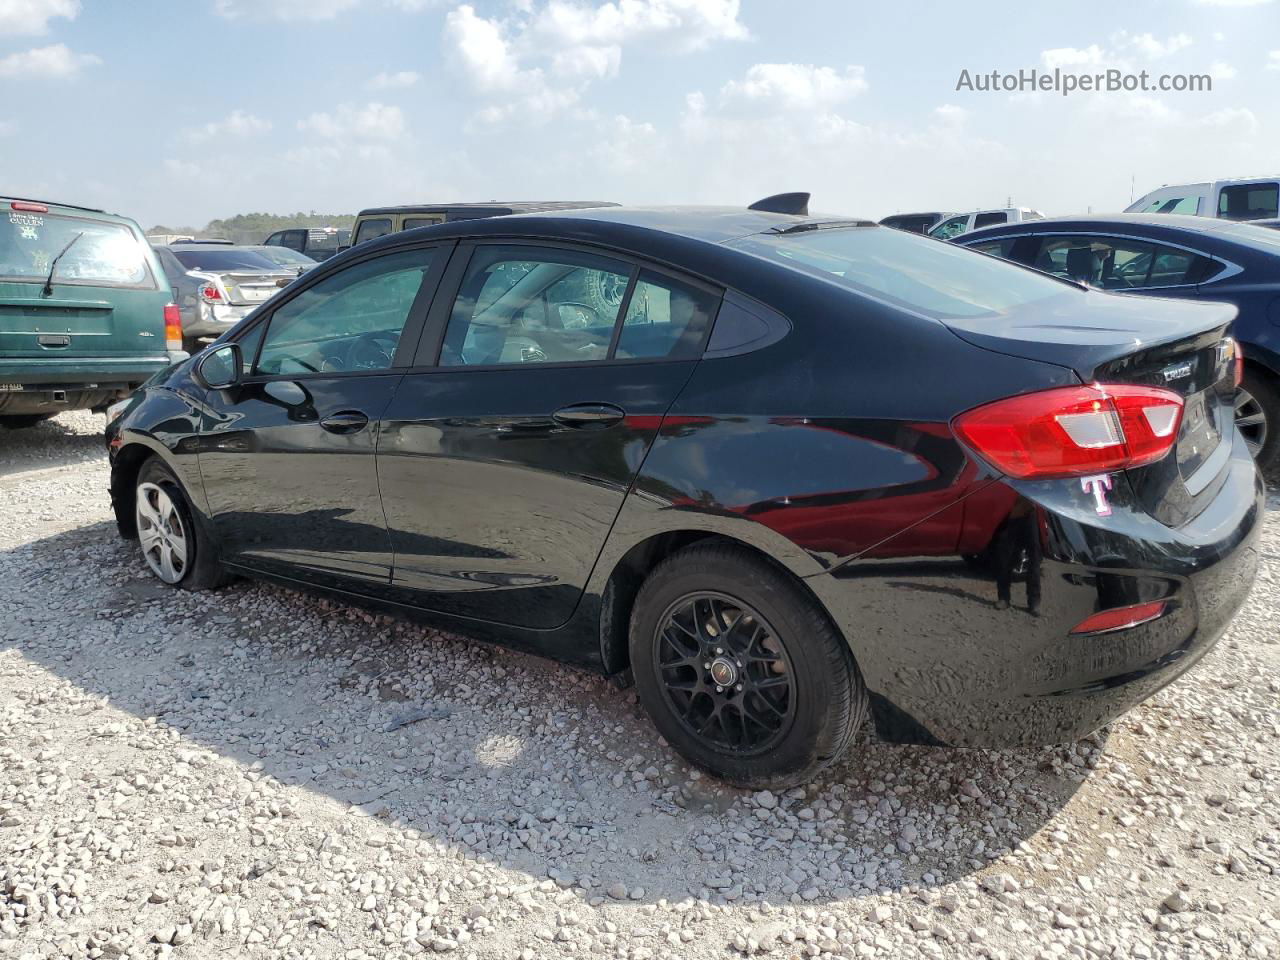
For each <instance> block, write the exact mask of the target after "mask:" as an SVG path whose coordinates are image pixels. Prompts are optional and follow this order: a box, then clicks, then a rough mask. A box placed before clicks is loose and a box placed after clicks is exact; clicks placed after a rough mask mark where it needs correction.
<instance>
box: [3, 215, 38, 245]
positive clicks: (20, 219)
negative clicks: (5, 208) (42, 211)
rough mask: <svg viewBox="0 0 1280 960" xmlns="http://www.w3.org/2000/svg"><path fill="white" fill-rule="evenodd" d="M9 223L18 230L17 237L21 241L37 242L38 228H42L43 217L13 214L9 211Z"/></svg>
mask: <svg viewBox="0 0 1280 960" xmlns="http://www.w3.org/2000/svg"><path fill="white" fill-rule="evenodd" d="M9 222H10V223H12V224H13V225H14V226H16V227H17V228H18V236H20V237H21V238H22V239H23V240H39V239H40V228H41V227H43V226H44V217H37V216H36V215H35V214H33V213H15V212H14V211H12V210H10V211H9Z"/></svg>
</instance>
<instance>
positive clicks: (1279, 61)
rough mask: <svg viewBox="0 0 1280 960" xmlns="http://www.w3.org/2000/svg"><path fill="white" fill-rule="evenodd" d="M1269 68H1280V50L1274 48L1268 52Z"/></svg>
mask: <svg viewBox="0 0 1280 960" xmlns="http://www.w3.org/2000/svg"><path fill="white" fill-rule="evenodd" d="M1267 69H1268V70H1280V50H1272V51H1271V52H1270V53H1268V54H1267Z"/></svg>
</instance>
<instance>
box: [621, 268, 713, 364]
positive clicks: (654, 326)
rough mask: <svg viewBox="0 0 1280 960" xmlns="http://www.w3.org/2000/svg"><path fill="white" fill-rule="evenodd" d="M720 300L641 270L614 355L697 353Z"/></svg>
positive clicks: (692, 354) (630, 357) (632, 356)
mask: <svg viewBox="0 0 1280 960" xmlns="http://www.w3.org/2000/svg"><path fill="white" fill-rule="evenodd" d="M719 299H720V298H719V297H717V296H715V295H714V294H710V293H707V292H706V291H703V290H699V289H697V288H696V287H693V286H690V285H689V284H687V283H681V282H680V281H678V280H673V279H671V278H669V277H664V276H661V275H660V274H655V273H652V272H650V271H648V270H641V271H640V276H639V278H638V279H637V280H636V287H635V290H634V291H633V292H632V294H631V301H630V303H629V304H628V305H627V314H626V316H625V317H624V318H623V320H622V332H621V333H619V334H618V347H617V351H616V352H615V354H614V356H616V357H621V358H626V359H635V358H640V357H665V358H668V359H675V358H677V357H691V356H696V355H697V353H698V349H699V348H700V347H701V346H702V337H703V334H704V333H706V330H707V328H708V327H709V326H710V325H711V318H712V316H713V315H714V314H715V310H716V306H717V304H718V303H719Z"/></svg>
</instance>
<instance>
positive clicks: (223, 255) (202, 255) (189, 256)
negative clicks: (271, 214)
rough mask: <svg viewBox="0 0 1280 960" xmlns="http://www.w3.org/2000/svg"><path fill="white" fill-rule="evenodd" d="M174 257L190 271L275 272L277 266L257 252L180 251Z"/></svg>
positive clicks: (175, 252)
mask: <svg viewBox="0 0 1280 960" xmlns="http://www.w3.org/2000/svg"><path fill="white" fill-rule="evenodd" d="M173 255H174V256H175V257H177V258H178V262H179V263H181V264H182V265H183V266H184V267H186V268H187V269H188V270H275V269H277V264H275V263H273V262H272V261H270V260H268V259H267V258H266V257H265V256H264V255H263V254H262V253H260V252H258V251H257V250H227V249H225V248H224V249H221V250H179V249H175V250H174V251H173Z"/></svg>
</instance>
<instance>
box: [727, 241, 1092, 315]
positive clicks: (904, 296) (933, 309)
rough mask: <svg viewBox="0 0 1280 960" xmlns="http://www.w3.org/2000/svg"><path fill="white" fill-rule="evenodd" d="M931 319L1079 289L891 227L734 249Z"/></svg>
mask: <svg viewBox="0 0 1280 960" xmlns="http://www.w3.org/2000/svg"><path fill="white" fill-rule="evenodd" d="M729 246H731V247H737V248H738V249H740V250H744V251H746V252H748V253H752V254H755V255H756V256H758V257H763V258H765V259H767V260H772V261H775V262H778V263H783V264H786V265H787V266H789V267H793V268H794V269H796V270H801V271H803V272H805V273H808V274H811V275H813V276H816V277H821V278H822V279H824V280H830V281H832V282H834V283H839V284H841V285H843V286H846V287H849V288H851V289H853V290H856V291H857V292H858V293H862V294H867V295H869V296H872V297H875V298H877V299H881V300H887V301H889V302H892V303H895V304H897V305H899V306H902V307H905V308H907V309H909V310H914V311H916V312H918V313H922V314H925V315H926V316H930V317H934V318H937V319H943V318H947V317H981V316H985V315H988V314H1000V313H1005V312H1007V311H1010V310H1013V309H1015V308H1017V307H1021V306H1025V305H1026V304H1029V303H1037V302H1039V301H1043V300H1048V299H1050V298H1051V297H1060V296H1062V295H1064V294H1068V293H1070V292H1071V291H1072V289H1073V285H1071V284H1067V283H1064V282H1063V281H1060V280H1057V279H1054V278H1052V277H1047V276H1044V275H1043V274H1040V273H1037V272H1035V271H1032V270H1027V269H1025V268H1023V267H1019V266H1016V265H1014V264H1011V263H1007V262H1005V261H1003V260H997V259H995V258H994V257H987V256H983V255H982V254H980V253H975V252H974V251H972V250H967V249H965V248H964V247H960V246H956V245H955V244H951V243H944V242H942V241H939V240H932V239H930V238H928V237H922V236H919V235H918V234H912V233H905V232H903V231H901V230H892V229H889V228H885V227H839V228H827V229H816V230H806V231H796V232H793V233H764V234H756V235H754V236H750V237H743V238H741V239H738V240H733V241H731V242H730V243H729Z"/></svg>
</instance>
